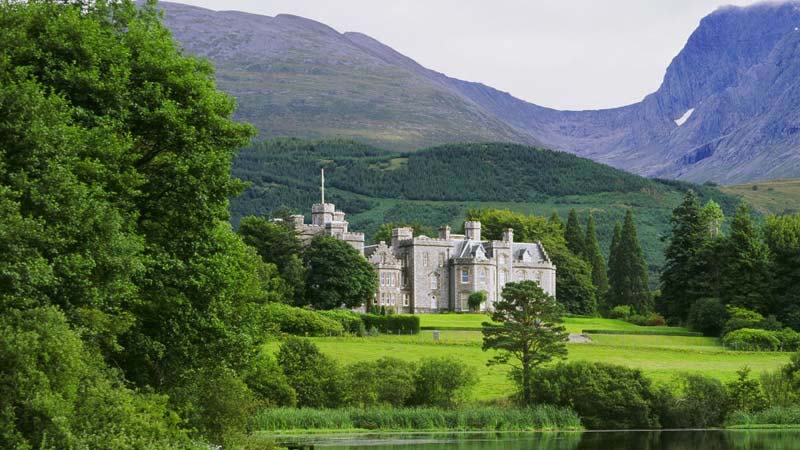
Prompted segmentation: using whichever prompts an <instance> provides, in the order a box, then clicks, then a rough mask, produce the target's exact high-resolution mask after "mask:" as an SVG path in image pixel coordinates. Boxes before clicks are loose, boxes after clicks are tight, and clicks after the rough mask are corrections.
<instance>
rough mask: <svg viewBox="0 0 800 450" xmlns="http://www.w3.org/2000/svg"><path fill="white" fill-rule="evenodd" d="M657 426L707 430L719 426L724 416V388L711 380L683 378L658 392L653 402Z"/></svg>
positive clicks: (688, 376) (699, 376)
mask: <svg viewBox="0 0 800 450" xmlns="http://www.w3.org/2000/svg"><path fill="white" fill-rule="evenodd" d="M656 404H657V406H656V408H657V409H658V415H659V417H660V420H661V426H662V427H667V428H707V427H716V426H721V425H722V424H723V423H724V421H725V416H726V415H727V413H728V405H729V403H728V394H727V391H726V390H725V386H723V385H722V383H721V382H720V381H719V380H717V379H714V378H709V377H704V376H702V375H696V374H691V375H683V376H681V377H680V378H679V379H678V380H677V381H676V382H675V383H674V384H673V385H671V386H664V387H662V388H661V389H660V390H659V395H658V401H657V402H656Z"/></svg>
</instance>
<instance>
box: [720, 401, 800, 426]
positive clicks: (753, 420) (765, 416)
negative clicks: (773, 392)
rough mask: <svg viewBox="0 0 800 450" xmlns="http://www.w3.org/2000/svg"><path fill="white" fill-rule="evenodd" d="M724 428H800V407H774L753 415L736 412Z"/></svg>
mask: <svg viewBox="0 0 800 450" xmlns="http://www.w3.org/2000/svg"><path fill="white" fill-rule="evenodd" d="M726 427H727V428H735V429H751V428H752V429H756V428H758V429H761V428H764V429H771V428H800V406H788V407H782V406H775V407H772V408H768V409H765V410H764V411H759V412H754V413H748V412H744V411H736V412H734V413H733V414H731V416H730V417H729V418H728V421H727V424H726Z"/></svg>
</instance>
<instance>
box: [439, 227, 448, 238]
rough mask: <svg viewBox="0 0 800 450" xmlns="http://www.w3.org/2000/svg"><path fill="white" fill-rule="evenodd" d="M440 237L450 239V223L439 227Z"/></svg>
mask: <svg viewBox="0 0 800 450" xmlns="http://www.w3.org/2000/svg"><path fill="white" fill-rule="evenodd" d="M439 239H447V240H448V241H449V240H450V225H444V226H441V227H439Z"/></svg>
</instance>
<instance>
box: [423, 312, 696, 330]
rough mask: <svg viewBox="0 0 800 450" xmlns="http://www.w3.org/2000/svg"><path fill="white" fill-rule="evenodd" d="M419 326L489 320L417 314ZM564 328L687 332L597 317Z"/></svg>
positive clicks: (580, 319)
mask: <svg viewBox="0 0 800 450" xmlns="http://www.w3.org/2000/svg"><path fill="white" fill-rule="evenodd" d="M418 316H419V318H420V326H422V327H441V328H442V329H447V328H453V327H456V328H475V329H480V328H481V324H482V323H483V322H486V321H488V320H489V316H487V315H485V314H418ZM564 326H565V327H567V331H568V332H570V333H580V332H581V331H583V330H614V331H636V330H642V331H688V330H687V329H686V328H680V327H640V326H638V325H634V324H632V323H628V322H624V321H622V320H613V319H603V318H599V317H565V318H564Z"/></svg>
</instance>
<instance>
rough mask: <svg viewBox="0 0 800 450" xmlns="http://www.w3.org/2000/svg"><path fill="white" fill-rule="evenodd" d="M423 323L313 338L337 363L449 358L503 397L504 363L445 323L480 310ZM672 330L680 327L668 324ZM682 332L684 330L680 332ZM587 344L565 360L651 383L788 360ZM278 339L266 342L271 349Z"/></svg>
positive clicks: (688, 344) (583, 321) (701, 341)
mask: <svg viewBox="0 0 800 450" xmlns="http://www.w3.org/2000/svg"><path fill="white" fill-rule="evenodd" d="M421 319H422V323H423V324H427V325H430V324H434V326H436V325H437V324H438V326H442V330H443V331H441V332H440V333H439V340H438V341H434V339H433V332H432V331H423V332H422V333H420V334H418V335H414V336H408V335H405V336H391V335H380V336H376V337H366V338H359V337H331V338H312V340H313V341H314V343H316V344H317V345H318V346H319V348H320V349H321V350H322V351H323V352H324V353H326V354H328V355H330V356H333V357H334V358H336V360H337V361H339V362H340V363H342V364H349V363H353V362H357V361H365V360H375V359H377V358H380V357H382V356H393V357H397V358H401V359H404V360H407V361H417V360H419V359H421V358H422V357H425V356H453V357H456V358H458V359H459V360H461V361H463V362H464V363H466V364H468V365H469V366H471V367H472V368H473V369H474V370H475V373H476V374H477V375H478V378H479V383H478V385H477V386H476V388H475V390H474V391H473V393H472V397H471V399H470V400H474V401H486V400H495V399H499V398H505V397H507V396H508V395H509V393H510V392H511V391H512V390H513V386H512V385H511V382H510V381H509V380H508V377H507V373H508V372H507V368H506V367H503V366H493V367H487V366H486V361H487V360H488V359H489V358H490V357H491V356H492V354H493V353H492V352H491V351H490V352H484V351H482V350H481V340H482V337H481V333H480V331H477V328H476V329H475V331H453V330H446V329H445V328H444V327H445V326H447V325H451V326H466V327H470V326H473V327H474V326H475V324H478V325H477V326H480V325H479V324H480V322H481V321H483V320H486V317H485V316H483V315H480V314H439V315H421ZM565 325H566V327H567V329H568V330H569V331H570V332H572V333H577V332H580V331H581V330H582V329H588V328H600V329H618V330H638V329H643V328H651V327H637V326H636V325H632V324H629V323H627V322H623V321H620V320H611V319H599V318H567V319H566V320H565ZM670 329H671V330H676V331H679V330H684V329H676V328H670ZM684 331H685V330H684ZM591 339H592V343H588V344H578V343H570V344H568V349H569V356H568V359H569V360H570V361H599V362H606V363H612V364H620V365H623V366H627V367H634V368H638V369H642V371H644V373H645V374H646V375H647V376H648V377H650V378H652V379H653V380H655V381H656V382H665V381H669V380H671V379H672V378H673V377H675V376H676V375H677V374H678V373H698V374H701V375H707V376H712V377H715V378H718V379H720V380H723V381H730V380H733V379H735V378H736V371H737V370H739V369H741V368H742V367H744V366H748V367H750V368H751V369H752V371H753V374H754V375H756V376H757V375H758V374H759V373H762V372H765V371H768V370H774V369H777V368H779V367H781V366H783V365H785V364H786V363H787V362H788V361H789V355H788V354H787V353H756V352H734V351H728V350H726V349H724V348H723V347H722V346H721V345H720V343H719V339H715V338H707V337H692V336H649V335H600V334H596V335H591ZM278 345H279V343H278V342H271V343H269V344H268V346H269V349H270V350H271V351H276V350H277V348H278Z"/></svg>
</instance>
